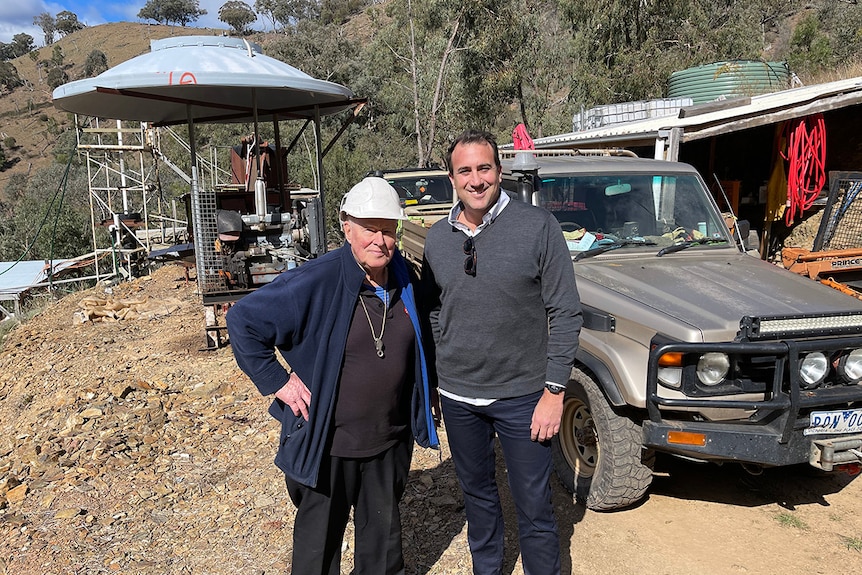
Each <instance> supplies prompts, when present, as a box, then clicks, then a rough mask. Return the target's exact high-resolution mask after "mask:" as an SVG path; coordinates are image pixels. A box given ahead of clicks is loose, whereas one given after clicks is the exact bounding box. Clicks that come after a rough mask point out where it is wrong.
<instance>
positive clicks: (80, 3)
mask: <svg viewBox="0 0 862 575" xmlns="http://www.w3.org/2000/svg"><path fill="white" fill-rule="evenodd" d="M226 1H227V0H199V4H200V7H201V8H202V9H204V10H206V11H207V14H206V16H203V17H202V18H200V19H199V20H197V21H196V22H194V23H193V24H192V25H193V26H195V27H201V28H227V25H225V23H224V22H222V21H220V20H219V19H218V10H219V8H220V7H221V6H222V5H223V4H224V3H225V2H226ZM244 1H245V3H246V4H248V5H249V6H252V7H254V0H244ZM146 3H147V0H56V1H50V0H0V42H10V41H11V40H12V37H13V36H14V35H15V34H18V33H20V32H25V33H27V34H29V35H30V36H32V37H33V40H34V41H35V43H36V45H37V46H42V45H44V43H45V38H44V34H43V32H42V30H41V28H39V27H37V26H34V25H33V18H34V17H36V16H38V15H39V14H42V13H43V12H48V13H49V14H51V16H56V15H57V14H58V13H60V12H62V11H63V10H68V11H69V12H74V13H75V14H77V15H78V20H80V21H81V22H83V23H84V24H86V25H87V26H96V25H98V24H105V23H106V22H142V20H139V19H138V12H140V11H141V8H143V7H144V5H145V4H146ZM252 28H255V29H257V30H263V29H264V28H265V26H264V24H263V23H262V22H261V20H260V19H258V22H257V23H256V24H254V25H252Z"/></svg>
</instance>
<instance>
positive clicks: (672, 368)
mask: <svg viewBox="0 0 862 575" xmlns="http://www.w3.org/2000/svg"><path fill="white" fill-rule="evenodd" d="M682 360H683V354H682V353H680V352H678V351H673V352H670V353H665V354H662V356H661V357H660V358H658V374H657V375H658V381H659V383H661V384H662V385H663V386H665V387H669V388H671V389H679V388H680V387H682Z"/></svg>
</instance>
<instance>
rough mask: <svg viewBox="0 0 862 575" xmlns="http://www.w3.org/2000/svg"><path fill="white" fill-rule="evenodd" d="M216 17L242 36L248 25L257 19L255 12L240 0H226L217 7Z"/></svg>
mask: <svg viewBox="0 0 862 575" xmlns="http://www.w3.org/2000/svg"><path fill="white" fill-rule="evenodd" d="M218 19H219V20H221V21H222V22H224V23H225V24H227V25H228V26H230V27H231V28H233V29H234V31H235V32H236V33H237V34H239V35H240V36H242V35H244V34H245V33H246V30H247V28H248V25H249V24H251V23H252V22H254V21H255V20H257V14H255V13H254V10H252V9H251V6H249V5H248V4H246V3H245V2H243V1H242V0H228V1H227V2H225V3H224V4H222V6H221V8H219V10H218Z"/></svg>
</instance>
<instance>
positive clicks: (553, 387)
mask: <svg viewBox="0 0 862 575" xmlns="http://www.w3.org/2000/svg"><path fill="white" fill-rule="evenodd" d="M545 389H547V390H548V391H550V392H551V393H553V394H554V395H559V394H561V393H563V392H564V391H566V386H565V385H560V384H558V383H551V382H548V383H546V384H545Z"/></svg>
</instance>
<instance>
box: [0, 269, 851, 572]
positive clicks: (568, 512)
mask: <svg viewBox="0 0 862 575" xmlns="http://www.w3.org/2000/svg"><path fill="white" fill-rule="evenodd" d="M94 302H96V303H100V304H101V306H102V307H101V308H100V309H101V310H102V311H101V312H99V313H102V314H103V315H92V312H93V305H95V303H94ZM109 308H110V309H112V310H113V313H106V312H105V310H108V309H109ZM88 310H89V313H90V314H91V315H90V317H93V318H95V319H98V318H100V317H107V319H103V320H101V321H94V322H86V323H78V321H79V320H80V319H82V318H83V317H84V316H86V315H87V314H85V313H84V312H85V311H88ZM123 310H128V311H123ZM119 315H123V316H124V317H125V319H119V320H118V319H116V317H117V316H119ZM76 318H77V320H76ZM203 326H204V319H203V308H202V306H201V305H200V303H199V297H198V296H197V294H196V293H195V286H194V283H193V282H192V283H188V284H187V283H186V282H185V280H184V279H183V274H182V271H181V270H180V269H179V268H177V267H174V266H166V267H163V268H161V269H159V270H157V271H156V272H155V273H154V274H153V275H152V276H150V277H148V278H142V279H138V280H135V281H133V282H128V283H124V284H120V285H118V286H115V287H113V288H111V289H109V290H107V291H106V289H105V288H104V287H98V288H94V289H92V290H89V291H86V292H82V293H77V294H72V295H69V296H67V297H65V298H63V299H62V300H60V301H58V302H56V303H54V304H53V305H51V306H50V307H49V308H47V309H46V310H45V311H44V312H43V313H42V314H41V315H39V316H38V317H36V318H35V319H33V320H31V321H29V322H27V323H25V324H23V325H21V326H19V327H18V328H16V329H15V330H14V331H12V333H11V334H10V335H9V337H8V338H7V340H6V342H5V344H4V346H3V349H2V351H0V574H8V575H13V574H14V575H46V574H47V575H53V574H57V575H59V574H64V575H65V574H90V573H126V574H154V575H155V574H159V575H161V574H167V573H171V574H173V573H178V574H180V573H182V574H184V573H195V574H202V575H204V574H213V575H219V574H231V575H234V574H255V575H260V574H271V573H288V572H289V571H290V550H291V547H292V545H293V543H292V537H293V534H292V521H293V512H294V509H293V507H292V505H291V503H290V501H289V499H288V497H287V494H286V490H285V487H284V483H283V479H282V477H281V475H280V472H279V471H278V470H277V469H276V468H275V466H274V465H273V463H272V459H273V457H274V454H275V441H276V439H277V435H278V429H277V425H276V422H275V421H274V420H272V419H271V418H270V417H269V416H268V415H267V414H266V406H267V400H266V399H264V398H261V397H260V396H259V395H258V394H257V392H256V391H255V389H254V387H253V386H252V384H251V383H250V382H249V381H248V380H247V379H246V378H245V376H244V375H243V374H242V373H241V372H239V370H238V369H237V367H236V365H235V363H234V361H233V357H232V354H231V350H230V348H229V347H224V348H221V349H218V350H216V351H202V349H201V348H203V347H204V337H203ZM441 431H442V438H443V447H442V449H441V450H440V451H433V450H421V449H420V450H417V451H416V453H415V457H414V463H413V470H412V472H411V481H410V484H409V487H408V490H407V494H406V496H405V499H404V502H403V517H404V523H405V529H404V539H405V554H406V560H407V573H408V574H413V575H418V574H423V575H424V574H453V575H457V574H468V573H470V572H471V564H470V556H469V553H468V552H467V546H466V529H465V523H464V513H463V507H462V503H461V496H460V492H459V490H458V486H457V483H456V480H455V476H454V471H453V468H452V463H451V460H450V458H449V454H448V450H447V447H446V443H445V439H446V437H445V429H443V430H441ZM498 473H499V477H500V480H501V482H503V483H504V482H505V470H504V469H503V468H502V467H500V468H499V470H498ZM553 487H554V502H555V506H556V511H557V518H558V521H559V525H560V532H561V535H562V556H563V572H564V573H566V574H590V575H604V574H608V575H610V574H615V575H619V574H641V573H644V574H646V573H649V574H656V575H658V574H667V575H675V574H680V575H683V574H684V575H688V574H693V573H698V574H704V575H710V574H716V575H719V574H720V575H724V574H730V573H746V574H764V575H767V574H773V573H779V572H786V571H788V570H792V571H793V572H798V573H808V574H818V573H832V572H834V571H835V570H836V569H840V570H842V571H847V570H848V569H849V570H850V571H854V570H858V568H859V567H860V566H862V480H860V479H858V478H854V477H851V476H848V475H829V476H816V475H814V474H812V473H810V472H807V471H806V470H804V469H791V470H787V469H784V470H772V471H770V472H767V473H764V474H763V475H759V476H752V475H749V474H747V473H745V472H744V471H742V470H741V469H740V468H739V467H736V466H724V467H717V466H713V465H703V464H696V463H693V462H685V461H679V460H671V459H660V460H659V465H658V469H657V471H656V477H655V480H654V483H653V488H652V490H651V493H650V495H649V497H648V498H647V499H646V500H645V501H644V502H643V503H642V504H640V505H638V506H636V507H635V508H633V509H629V510H625V511H619V512H613V513H595V512H592V511H588V510H585V509H584V507H583V506H581V505H576V504H574V503H573V502H572V500H571V497H570V496H569V495H568V494H566V493H565V491H564V490H563V488H562V486H561V485H560V484H559V483H558V482H557V481H556V480H555V481H554V485H553ZM504 500H505V501H506V504H507V507H506V513H507V515H506V517H507V521H508V534H507V537H508V539H507V541H508V543H507V553H506V561H505V569H504V573H506V574H516V575H517V574H522V573H523V570H522V568H521V564H520V561H519V558H518V549H517V540H516V535H515V532H514V521H513V515H512V514H513V510H512V508H511V505H510V503H509V501H508V499H507V498H506V492H505V488H504ZM346 541H347V543H346V544H345V553H344V561H343V569H342V572H343V573H350V572H351V561H352V555H351V549H352V532H349V533H348V537H347V539H346Z"/></svg>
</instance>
